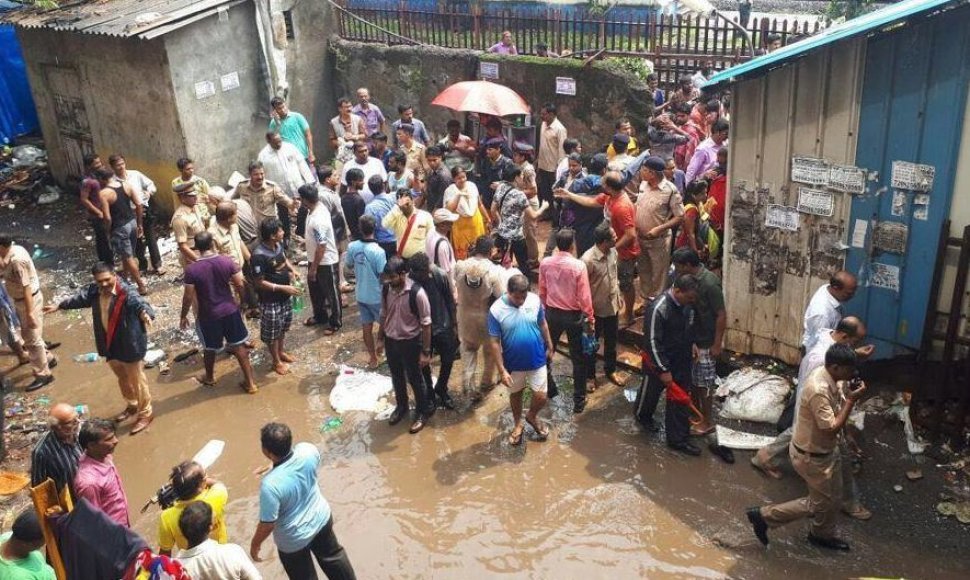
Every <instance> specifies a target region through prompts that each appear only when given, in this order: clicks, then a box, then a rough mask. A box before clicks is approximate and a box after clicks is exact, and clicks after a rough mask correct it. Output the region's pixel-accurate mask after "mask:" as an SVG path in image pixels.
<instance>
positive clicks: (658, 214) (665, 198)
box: [637, 179, 684, 245]
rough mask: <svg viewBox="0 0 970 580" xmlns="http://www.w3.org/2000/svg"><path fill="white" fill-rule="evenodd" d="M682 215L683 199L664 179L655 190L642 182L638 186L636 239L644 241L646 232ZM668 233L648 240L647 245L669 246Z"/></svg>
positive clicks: (671, 184) (675, 187)
mask: <svg viewBox="0 0 970 580" xmlns="http://www.w3.org/2000/svg"><path fill="white" fill-rule="evenodd" d="M682 215H684V198H683V197H681V195H680V192H679V191H677V186H676V185H674V184H673V183H671V182H669V181H667V180H666V179H664V180H663V181H661V182H660V183H659V184H657V187H656V188H652V187H650V184H649V183H647V182H646V181H644V182H643V183H641V184H640V195H639V196H637V237H639V238H641V239H644V240H645V239H646V237H647V232H649V231H650V230H652V229H653V228H655V227H657V226H659V225H663V224H664V223H666V222H667V221H669V220H670V218H671V217H673V216H682ZM669 236H670V231H669V230H668V231H667V235H665V236H663V237H660V238H657V239H653V240H649V242H648V243H655V244H658V245H663V244H665V243H666V244H669V243H670V242H669Z"/></svg>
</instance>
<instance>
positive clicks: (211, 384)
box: [192, 377, 216, 387]
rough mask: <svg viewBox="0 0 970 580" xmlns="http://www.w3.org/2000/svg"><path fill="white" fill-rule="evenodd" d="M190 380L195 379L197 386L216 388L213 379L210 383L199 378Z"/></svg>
mask: <svg viewBox="0 0 970 580" xmlns="http://www.w3.org/2000/svg"><path fill="white" fill-rule="evenodd" d="M192 378H193V379H195V382H197V383H199V385H201V386H203V387H214V386H216V381H215V379H212V380H211V381H207V380H206V379H204V378H201V379H200V378H199V377H192Z"/></svg>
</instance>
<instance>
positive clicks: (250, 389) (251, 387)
mask: <svg viewBox="0 0 970 580" xmlns="http://www.w3.org/2000/svg"><path fill="white" fill-rule="evenodd" d="M239 388H240V389H242V390H244V391H246V392H247V393H249V394H250V395H255V394H256V393H258V392H259V387H257V386H256V385H255V384H254V383H247V382H245V381H243V382H241V383H239Z"/></svg>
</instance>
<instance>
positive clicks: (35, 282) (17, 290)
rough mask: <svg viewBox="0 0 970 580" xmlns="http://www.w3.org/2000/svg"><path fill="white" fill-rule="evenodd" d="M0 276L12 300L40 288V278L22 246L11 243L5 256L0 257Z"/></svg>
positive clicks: (21, 298) (22, 297) (20, 298)
mask: <svg viewBox="0 0 970 580" xmlns="http://www.w3.org/2000/svg"><path fill="white" fill-rule="evenodd" d="M0 276H2V277H3V282H4V285H5V286H6V287H7V294H9V295H10V297H11V298H13V299H14V300H23V299H24V297H25V296H27V295H28V294H31V295H33V294H34V293H35V292H37V291H38V290H40V278H38V277H37V270H36V269H35V268H34V261H33V260H32V259H31V258H30V254H29V253H28V252H27V250H26V249H25V248H24V247H23V246H18V245H17V244H13V245H11V246H10V252H9V253H8V254H7V257H6V258H0Z"/></svg>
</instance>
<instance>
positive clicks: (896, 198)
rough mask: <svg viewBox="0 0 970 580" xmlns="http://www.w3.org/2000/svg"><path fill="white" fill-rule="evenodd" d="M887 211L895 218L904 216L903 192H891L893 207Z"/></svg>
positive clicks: (904, 195) (904, 202)
mask: <svg viewBox="0 0 970 580" xmlns="http://www.w3.org/2000/svg"><path fill="white" fill-rule="evenodd" d="M889 211H890V213H892V215H893V216H895V217H902V216H904V215H906V192H905V191H899V190H898V189H897V190H895V191H893V205H892V207H891V208H890V210H889Z"/></svg>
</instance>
